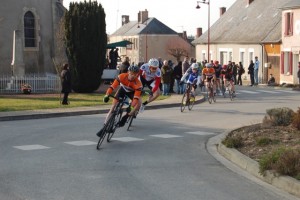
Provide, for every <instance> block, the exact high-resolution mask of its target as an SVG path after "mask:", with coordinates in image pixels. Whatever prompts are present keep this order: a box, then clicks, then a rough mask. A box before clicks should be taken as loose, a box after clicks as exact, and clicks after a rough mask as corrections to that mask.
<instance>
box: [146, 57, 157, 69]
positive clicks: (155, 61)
mask: <svg viewBox="0 0 300 200" xmlns="http://www.w3.org/2000/svg"><path fill="white" fill-rule="evenodd" d="M148 64H149V66H151V67H158V66H159V62H158V60H157V59H156V58H151V59H150V60H149V62H148Z"/></svg>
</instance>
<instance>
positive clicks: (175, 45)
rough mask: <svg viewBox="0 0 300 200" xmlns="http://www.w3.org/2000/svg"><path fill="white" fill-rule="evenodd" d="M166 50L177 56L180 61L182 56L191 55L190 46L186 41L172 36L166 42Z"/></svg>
mask: <svg viewBox="0 0 300 200" xmlns="http://www.w3.org/2000/svg"><path fill="white" fill-rule="evenodd" d="M166 51H167V53H168V54H169V55H171V56H173V57H175V58H176V60H177V61H180V60H181V57H185V56H189V54H190V53H189V52H190V47H189V44H188V43H187V42H186V41H184V40H182V41H179V40H176V39H174V38H172V39H170V40H168V42H167V44H166Z"/></svg>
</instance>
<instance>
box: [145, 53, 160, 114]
mask: <svg viewBox="0 0 300 200" xmlns="http://www.w3.org/2000/svg"><path fill="white" fill-rule="evenodd" d="M140 74H141V76H140V78H141V82H142V84H143V88H144V87H145V86H147V87H148V88H149V89H150V90H151V92H150V94H149V98H148V100H147V101H145V102H143V104H142V106H141V111H143V110H144V108H145V106H146V105H147V104H148V103H150V102H152V101H154V100H155V99H156V98H157V97H159V95H160V89H159V85H160V80H161V71H160V69H159V61H158V60H157V59H156V58H151V59H150V60H149V62H148V63H145V64H143V65H142V66H141V67H140Z"/></svg>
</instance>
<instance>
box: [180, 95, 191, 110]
mask: <svg viewBox="0 0 300 200" xmlns="http://www.w3.org/2000/svg"><path fill="white" fill-rule="evenodd" d="M187 104H189V101H188V99H187V94H186V93H184V94H183V96H182V100H181V107H180V110H181V112H183V111H184V109H185V106H187Z"/></svg>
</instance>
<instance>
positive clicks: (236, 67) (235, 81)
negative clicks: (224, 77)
mask: <svg viewBox="0 0 300 200" xmlns="http://www.w3.org/2000/svg"><path fill="white" fill-rule="evenodd" d="M237 74H238V66H237V65H236V64H235V62H232V75H233V81H234V85H236V84H237V79H236V76H237Z"/></svg>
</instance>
